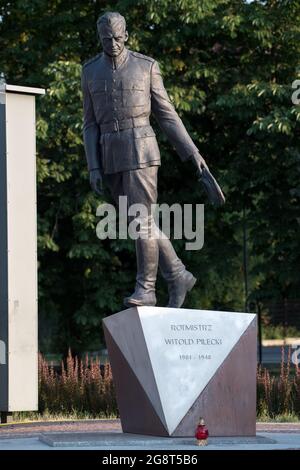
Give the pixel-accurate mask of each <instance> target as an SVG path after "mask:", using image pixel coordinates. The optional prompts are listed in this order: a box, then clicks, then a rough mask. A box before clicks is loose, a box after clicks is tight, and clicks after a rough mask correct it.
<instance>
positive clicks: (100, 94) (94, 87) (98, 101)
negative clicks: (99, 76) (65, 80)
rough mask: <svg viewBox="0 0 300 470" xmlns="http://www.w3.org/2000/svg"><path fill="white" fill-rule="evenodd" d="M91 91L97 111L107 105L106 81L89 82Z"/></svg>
mask: <svg viewBox="0 0 300 470" xmlns="http://www.w3.org/2000/svg"><path fill="white" fill-rule="evenodd" d="M89 90H90V93H91V95H92V99H93V104H94V108H95V109H98V108H99V107H101V106H105V105H106V104H107V85H106V80H91V81H90V82H89Z"/></svg>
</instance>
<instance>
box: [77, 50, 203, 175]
mask: <svg viewBox="0 0 300 470" xmlns="http://www.w3.org/2000/svg"><path fill="white" fill-rule="evenodd" d="M81 83H82V91H83V112H84V121H83V136H84V145H85V152H86V157H87V162H88V168H89V170H92V169H96V168H100V169H101V170H102V171H103V172H104V173H105V174H109V173H116V172H120V171H127V170H133V169H136V168H143V167H146V166H151V165H160V152H159V148H158V144H157V140H156V136H155V133H154V131H153V129H152V127H151V125H150V122H149V116H150V114H151V112H152V113H153V114H154V115H155V117H156V119H157V121H158V123H159V125H160V127H161V128H162V130H163V131H164V132H165V134H166V135H167V137H168V139H169V140H170V142H171V143H172V144H173V146H174V147H175V149H176V151H177V153H178V154H179V156H180V158H181V159H182V160H183V161H184V160H187V159H188V158H189V157H190V156H191V155H192V154H195V153H197V152H198V149H197V147H196V146H195V144H194V143H193V141H192V139H191V138H190V136H189V135H188V133H187V131H186V129H185V127H184V125H183V123H182V121H181V119H180V117H179V116H178V114H177V112H176V111H175V109H174V107H173V105H172V103H171V102H170V99H169V97H168V94H167V92H166V90H165V88H164V85H163V81H162V77H161V74H160V70H159V66H158V63H157V62H156V61H155V60H154V59H152V58H150V57H147V56H145V55H142V54H139V53H137V52H133V51H130V50H128V49H126V48H124V50H123V51H122V53H121V54H120V55H119V56H118V57H117V58H112V57H110V56H108V55H107V54H105V53H102V54H99V55H98V56H96V57H95V58H94V59H92V60H90V61H89V62H87V63H86V64H85V65H84V66H83V69H82V78H81Z"/></svg>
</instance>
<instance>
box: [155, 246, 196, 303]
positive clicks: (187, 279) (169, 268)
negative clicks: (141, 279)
mask: <svg viewBox="0 0 300 470" xmlns="http://www.w3.org/2000/svg"><path fill="white" fill-rule="evenodd" d="M158 246H159V268H160V270H161V273H162V276H163V278H164V279H165V280H166V281H167V283H168V292H169V301H168V305H167V307H172V308H180V307H181V306H182V304H183V302H184V300H185V297H186V294H187V292H188V291H190V290H191V289H192V288H193V287H194V285H195V282H196V281H197V279H196V278H195V277H194V276H193V274H192V273H190V272H189V271H187V269H186V268H185V265H184V264H183V262H182V261H181V260H180V258H178V256H177V254H176V251H175V250H174V248H173V245H172V243H171V242H170V240H169V239H168V238H164V237H160V238H159V240H158Z"/></svg>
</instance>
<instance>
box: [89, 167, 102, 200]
mask: <svg viewBox="0 0 300 470" xmlns="http://www.w3.org/2000/svg"><path fill="white" fill-rule="evenodd" d="M90 185H91V187H92V190H93V191H95V193H97V194H99V196H102V194H103V181H102V175H101V171H100V170H99V169H98V168H96V169H94V170H91V171H90Z"/></svg>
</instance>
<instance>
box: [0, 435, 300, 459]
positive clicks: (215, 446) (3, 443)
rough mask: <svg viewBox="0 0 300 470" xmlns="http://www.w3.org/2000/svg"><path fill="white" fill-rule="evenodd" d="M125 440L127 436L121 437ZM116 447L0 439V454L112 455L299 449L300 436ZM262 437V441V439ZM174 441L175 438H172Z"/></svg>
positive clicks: (23, 438) (265, 436)
mask: <svg viewBox="0 0 300 470" xmlns="http://www.w3.org/2000/svg"><path fill="white" fill-rule="evenodd" d="M124 437H125V438H126V436H124ZM125 438H124V440H123V442H122V443H120V444H119V445H115V446H111V445H109V446H107V445H105V442H104V441H102V442H99V443H98V444H97V445H94V446H82V447H80V446H77V445H76V446H74V445H73V446H71V445H69V446H66V447H63V446H62V447H52V446H49V445H47V444H45V443H44V442H42V441H41V440H40V439H39V437H38V436H35V437H33V438H28V437H24V436H23V437H22V438H20V439H14V438H10V439H0V452H1V451H5V450H8V451H9V450H10V451H12V450H48V451H54V452H55V451H60V450H82V451H85V452H88V451H89V450H96V451H104V452H105V455H107V453H111V454H114V452H115V451H120V450H130V451H131V452H132V451H135V450H143V451H147V450H151V451H170V452H171V453H172V452H174V451H183V453H184V451H193V452H201V451H207V450H208V451H210V450H241V451H243V450H296V449H297V450H300V434H299V433H297V434H295V433H283V434H280V433H260V434H259V435H258V436H256V438H246V441H243V438H242V440H239V439H236V438H211V439H209V442H208V446H206V447H199V446H197V445H195V443H192V442H188V441H189V440H186V441H185V443H183V442H181V443H180V442H178V441H177V439H178V438H176V441H175V442H171V441H169V442H167V441H166V439H169V438H161V439H158V438H155V439H154V440H152V442H150V441H149V436H139V438H140V439H145V441H147V442H148V444H147V445H145V441H144V444H143V445H142V442H141V441H140V442H137V441H136V442H135V444H134V441H131V445H128V442H126V440H125ZM263 438H264V439H263ZM174 440H175V439H174Z"/></svg>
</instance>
